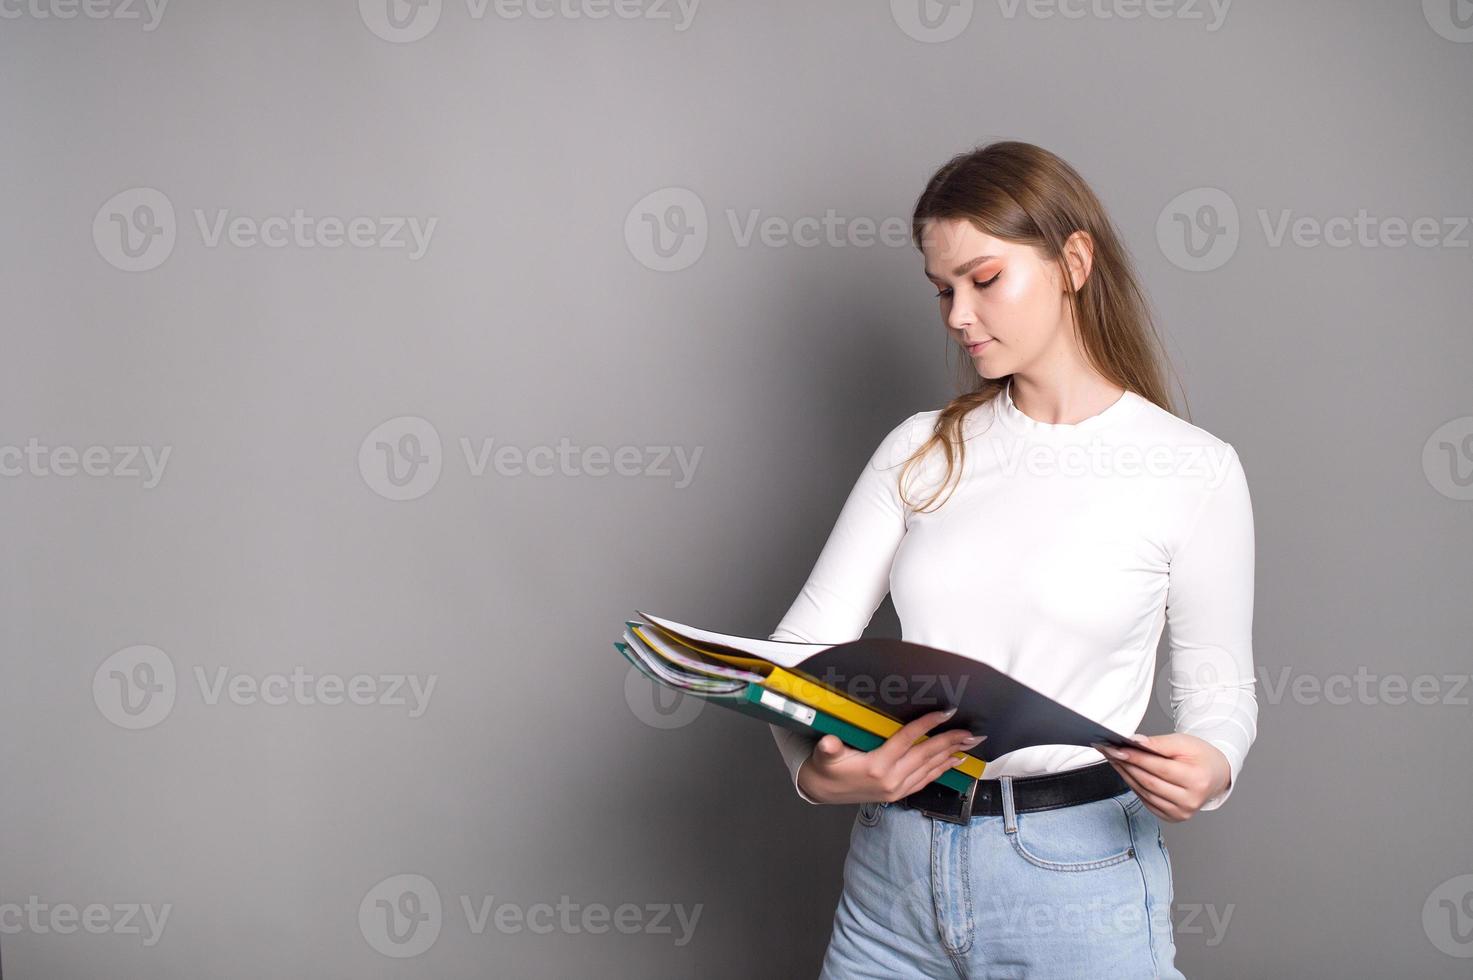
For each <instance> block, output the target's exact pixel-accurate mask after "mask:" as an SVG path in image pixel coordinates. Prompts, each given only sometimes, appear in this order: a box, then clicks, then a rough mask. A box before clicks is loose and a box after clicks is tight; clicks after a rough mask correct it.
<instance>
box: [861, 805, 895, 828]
mask: <svg viewBox="0 0 1473 980" xmlns="http://www.w3.org/2000/svg"><path fill="white" fill-rule="evenodd" d="M889 805H890V804H888V803H883V802H879V801H876V802H874V803H861V804H859V822H860V823H862V824H864V825H865V826H866V827H873V826H874V825H875V824H877V823H879V822H880V814H881V813H883V812H884V810H885V807H887V806H889Z"/></svg>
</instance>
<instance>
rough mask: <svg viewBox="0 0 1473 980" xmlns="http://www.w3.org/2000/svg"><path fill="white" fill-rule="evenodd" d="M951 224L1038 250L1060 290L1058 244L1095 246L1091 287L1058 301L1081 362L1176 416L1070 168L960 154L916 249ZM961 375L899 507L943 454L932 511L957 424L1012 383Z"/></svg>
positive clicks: (1107, 240)
mask: <svg viewBox="0 0 1473 980" xmlns="http://www.w3.org/2000/svg"><path fill="white" fill-rule="evenodd" d="M952 219H960V220H965V221H968V222H970V223H971V224H972V225H973V226H974V227H976V228H977V229H978V230H979V231H981V232H983V233H984V234H987V235H991V236H993V237H994V238H1001V239H1003V240H1004V241H1009V242H1015V243H1018V244H1023V245H1032V246H1034V247H1035V248H1037V249H1039V251H1040V252H1042V253H1043V257H1044V259H1045V261H1050V262H1053V263H1054V264H1055V266H1056V267H1057V268H1058V269H1059V270H1060V271H1061V273H1063V274H1064V275H1063V281H1064V282H1066V283H1067V282H1068V281H1069V277H1068V275H1067V271H1068V270H1067V268H1066V267H1065V264H1064V243H1065V242H1066V241H1067V240H1068V239H1069V237H1070V236H1071V235H1072V234H1074V233H1075V232H1076V231H1083V232H1086V233H1087V234H1088V235H1089V237H1090V239H1091V240H1092V242H1093V258H1092V260H1091V267H1090V273H1089V277H1088V278H1087V279H1086V280H1085V282H1084V285H1083V286H1082V287H1081V288H1080V289H1079V290H1078V291H1075V290H1072V289H1066V290H1065V291H1064V292H1065V295H1066V296H1068V299H1069V306H1070V309H1071V310H1072V311H1073V315H1074V323H1075V324H1076V326H1077V329H1078V332H1079V337H1080V342H1081V346H1082V348H1083V351H1084V355H1085V359H1086V360H1087V361H1088V362H1089V364H1090V365H1091V366H1092V367H1093V368H1094V369H1095V370H1096V371H1098V372H1099V373H1100V374H1101V375H1102V376H1104V377H1105V378H1106V379H1107V380H1109V381H1111V382H1114V383H1115V384H1116V385H1118V386H1119V387H1121V388H1124V389H1126V390H1127V391H1133V392H1135V393H1136V394H1138V395H1140V396H1141V397H1142V398H1145V399H1147V400H1148V401H1151V402H1154V403H1155V404H1157V405H1159V406H1161V407H1162V408H1164V409H1166V410H1167V411H1168V412H1171V411H1173V409H1172V406H1171V400H1170V396H1169V395H1168V394H1167V391H1166V383H1165V380H1164V370H1163V364H1164V363H1166V356H1165V350H1164V348H1163V346H1162V343H1161V338H1160V336H1159V335H1158V333H1157V331H1156V326H1155V323H1154V321H1153V319H1152V315H1151V309H1150V303H1149V301H1148V299H1147V298H1146V295H1145V292H1144V291H1143V290H1142V289H1141V287H1140V284H1139V282H1138V281H1137V280H1136V275H1135V270H1134V268H1133V265H1132V263H1131V259H1130V255H1129V253H1128V252H1127V251H1126V249H1125V246H1124V245H1123V244H1122V243H1121V241H1120V236H1119V235H1118V234H1117V233H1116V231H1115V227H1114V225H1112V224H1111V222H1110V217H1109V215H1108V214H1106V212H1105V208H1104V206H1103V205H1101V204H1100V201H1099V198H1097V197H1096V196H1095V194H1094V191H1092V190H1091V189H1090V187H1089V185H1088V184H1087V183H1085V181H1084V178H1083V177H1081V176H1080V175H1079V173H1078V172H1077V171H1076V170H1075V169H1074V168H1073V167H1071V166H1069V164H1067V163H1065V162H1064V160H1062V159H1061V158H1060V157H1058V156H1056V155H1055V154H1053V153H1050V152H1049V151H1048V150H1045V149H1043V148H1042V147H1038V146H1034V145H1033V144H1032V143H1024V142H1019V141H1016V140H1005V141H1002V142H997V143H990V144H987V145H986V146H981V147H978V148H976V149H973V150H970V151H967V152H965V153H959V154H957V155H956V156H954V157H952V158H951V159H950V160H948V161H947V162H946V163H945V164H943V165H942V167H941V168H940V169H939V170H937V171H936V173H935V174H933V175H932V176H931V179H930V180H929V181H927V182H926V188H925V190H923V191H922V192H921V196H920V197H919V198H918V199H917V200H916V206H915V214H914V216H913V217H912V219H911V238H912V240H913V241H914V243H915V246H916V248H920V247H921V243H922V241H924V237H923V236H924V235H925V233H926V231H925V227H926V223H927V222H928V221H944V220H952ZM948 346H951V345H948ZM963 370H964V371H965V372H967V373H969V374H971V376H972V381H973V384H972V387H971V389H970V390H967V391H963V392H962V393H961V394H959V395H957V396H956V397H954V398H953V399H952V400H951V401H950V402H948V403H947V405H946V407H945V408H943V409H942V410H941V413H940V415H938V416H937V418H936V425H935V428H934V429H933V430H932V432H931V436H930V438H928V439H927V440H926V442H925V443H924V444H922V445H921V446H920V447H919V448H918V449H916V451H915V452H914V453H912V454H911V455H910V457H908V458H907V460H906V462H905V467H904V468H903V469H902V470H901V473H900V477H899V479H900V483H901V489H900V497H901V500H902V501H903V502H904V503H905V504H906V505H907V506H911V504H910V501H909V500H907V499H906V497H905V476H906V473H907V472H909V471H910V469H911V467H912V466H913V465H914V464H916V463H918V462H919V461H920V460H922V459H923V458H924V457H925V456H926V454H927V453H929V452H930V451H931V449H932V448H933V447H935V446H938V445H939V446H941V447H942V449H943V450H944V452H945V454H946V475H945V478H944V479H943V480H942V484H941V486H939V487H937V489H936V491H935V492H934V493H932V494H931V496H930V497H928V498H927V499H926V501H925V504H926V505H929V504H930V503H931V502H932V501H934V500H935V499H936V498H937V497H938V496H939V495H940V493H941V488H942V487H944V486H945V484H947V483H949V482H951V478H952V476H953V475H954V474H956V473H958V472H959V470H960V467H961V466H962V465H963V463H964V462H965V460H966V442H965V440H964V439H963V437H962V423H963V420H964V419H965V418H966V416H967V413H969V412H970V411H972V410H973V409H975V408H978V407H980V406H982V405H985V404H986V403H988V402H990V401H991V400H992V399H993V398H996V397H997V396H998V394H999V393H1000V392H1001V391H1002V390H1003V388H1004V387H1006V385H1007V382H1008V378H1010V377H1011V375H1005V376H1003V377H1000V378H983V377H981V376H980V375H978V374H976V369H975V368H974V367H973V366H972V365H971V364H970V363H967V364H964V367H963ZM1173 373H1174V372H1173ZM959 387H960V385H959ZM948 496H949V494H948ZM943 502H944V501H943ZM938 506H940V505H939V504H938ZM921 509H924V508H921Z"/></svg>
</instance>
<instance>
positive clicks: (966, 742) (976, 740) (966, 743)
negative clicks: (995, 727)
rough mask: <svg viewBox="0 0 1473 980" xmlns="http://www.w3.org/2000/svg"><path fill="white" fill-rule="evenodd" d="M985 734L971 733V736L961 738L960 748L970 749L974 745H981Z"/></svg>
mask: <svg viewBox="0 0 1473 980" xmlns="http://www.w3.org/2000/svg"><path fill="white" fill-rule="evenodd" d="M986 737H987V736H986V735H973V736H972V737H971V738H964V739H962V748H964V749H970V748H971V747H972V746H974V745H981V744H982V740H983V739H984V738H986Z"/></svg>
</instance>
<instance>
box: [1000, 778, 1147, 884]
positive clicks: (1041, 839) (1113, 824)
mask: <svg viewBox="0 0 1473 980" xmlns="http://www.w3.org/2000/svg"><path fill="white" fill-rule="evenodd" d="M1137 799H1138V798H1137ZM1131 802H1132V801H1130V800H1127V799H1125V798H1124V797H1123V796H1116V797H1110V798H1108V799H1103V800H1093V801H1091V802H1089V803H1076V804H1075V805H1073V806H1065V807H1058V808H1057V809H1053V810H1035V811H1032V812H1030V813H1020V814H1018V815H1017V817H1018V821H1017V829H1016V830H1015V831H1014V832H1013V833H1011V834H1009V835H1008V836H1009V837H1010V838H1011V839H1012V842H1013V849H1014V850H1015V851H1017V852H1018V855H1019V856H1020V857H1021V858H1023V860H1025V861H1027V862H1028V863H1029V864H1031V865H1033V866H1034V867H1038V868H1043V869H1044V870H1047V871H1066V872H1067V871H1094V870H1097V869H1099V868H1108V867H1111V866H1113V865H1116V864H1120V863H1122V862H1124V861H1129V860H1130V859H1131V858H1132V857H1134V856H1135V840H1134V837H1133V835H1132V834H1131V827H1130V818H1131V814H1132V810H1131V809H1130V807H1131ZM1137 808H1138V806H1137Z"/></svg>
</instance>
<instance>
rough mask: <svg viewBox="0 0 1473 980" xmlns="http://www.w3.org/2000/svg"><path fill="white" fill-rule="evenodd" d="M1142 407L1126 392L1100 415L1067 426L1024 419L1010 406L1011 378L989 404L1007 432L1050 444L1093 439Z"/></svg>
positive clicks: (1029, 418) (1137, 398)
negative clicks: (1049, 442) (1060, 441)
mask: <svg viewBox="0 0 1473 980" xmlns="http://www.w3.org/2000/svg"><path fill="white" fill-rule="evenodd" d="M1144 403H1145V399H1144V398H1142V397H1141V396H1140V395H1137V394H1136V393H1135V392H1133V391H1130V390H1128V389H1127V390H1126V391H1125V392H1124V393H1123V394H1122V395H1121V396H1120V397H1119V398H1117V399H1115V401H1114V402H1113V403H1112V404H1111V405H1110V406H1108V407H1107V408H1106V409H1105V410H1104V411H1102V412H1098V413H1096V414H1094V415H1091V416H1090V417H1089V418H1087V419H1083V420H1081V421H1079V422H1067V423H1066V422H1040V421H1038V420H1037V419H1034V418H1031V417H1029V416H1027V415H1024V414H1023V412H1022V410H1020V409H1019V408H1018V406H1017V405H1015V404H1014V403H1013V379H1012V378H1008V381H1007V385H1006V386H1005V387H1004V388H1003V390H1002V391H1001V392H1000V393H999V394H998V395H997V397H996V398H994V399H993V400H992V404H993V406H994V410H995V412H996V414H997V418H998V420H999V421H1000V422H1001V423H1002V425H1003V426H1004V427H1005V428H1006V429H1008V431H1010V432H1012V433H1013V434H1015V435H1020V436H1026V437H1028V438H1030V439H1045V440H1051V441H1057V440H1064V441H1068V440H1072V439H1079V438H1090V437H1093V436H1094V435H1095V434H1096V433H1098V432H1100V431H1102V430H1104V429H1106V428H1108V427H1109V426H1112V425H1115V424H1116V423H1118V422H1120V421H1121V420H1122V419H1125V418H1128V417H1129V416H1131V415H1133V414H1134V413H1135V412H1136V411H1137V410H1138V409H1139V408H1140V406H1141V405H1143V404H1144Z"/></svg>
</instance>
